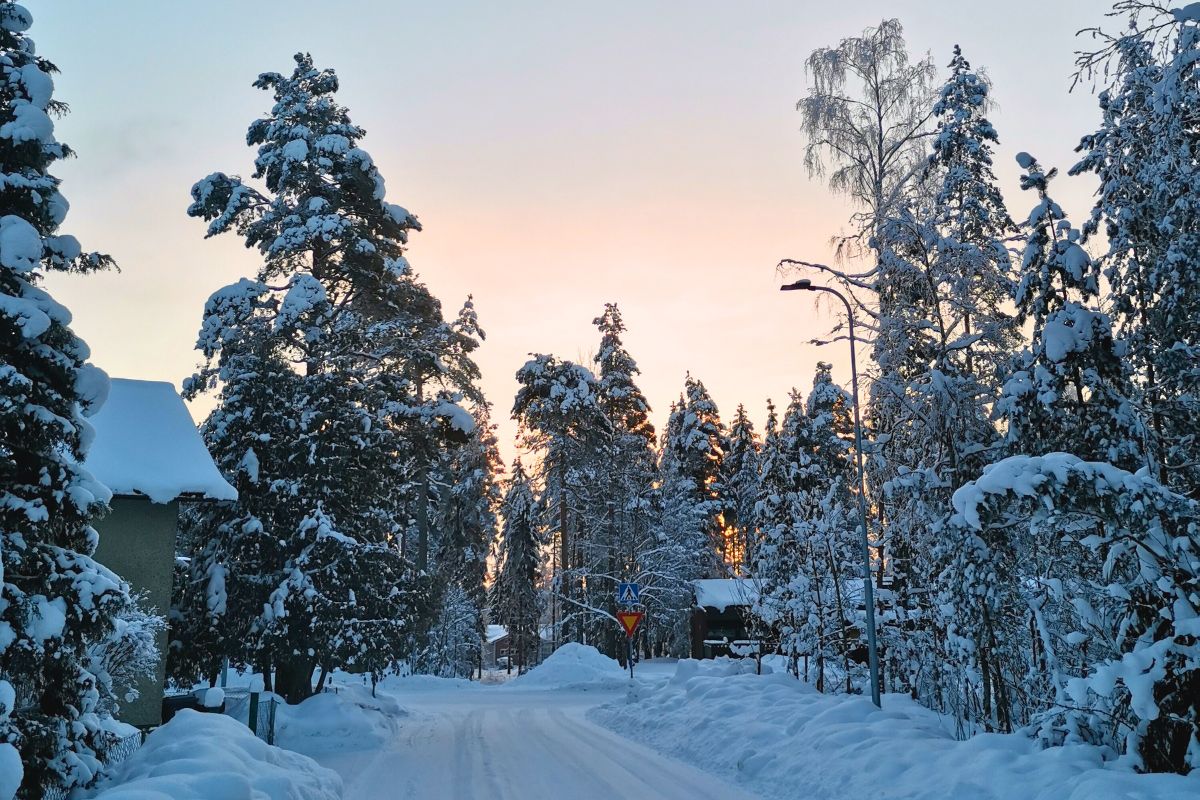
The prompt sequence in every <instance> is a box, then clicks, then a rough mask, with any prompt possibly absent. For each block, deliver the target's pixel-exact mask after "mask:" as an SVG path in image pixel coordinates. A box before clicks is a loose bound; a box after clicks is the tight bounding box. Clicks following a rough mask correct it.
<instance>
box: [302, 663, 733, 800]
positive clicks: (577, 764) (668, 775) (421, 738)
mask: <svg viewBox="0 0 1200 800" xmlns="http://www.w3.org/2000/svg"><path fill="white" fill-rule="evenodd" d="M617 695H618V693H613V692H595V691H592V692H579V691H574V692H572V691H536V690H535V691H527V690H519V689H516V688H515V687H479V688H478V689H476V690H474V691H462V690H449V691H431V692H422V693H418V694H414V695H412V696H408V697H403V698H402V702H403V704H404V706H405V707H406V708H407V709H408V710H409V711H410V712H411V714H410V716H407V717H405V718H404V719H403V721H402V724H401V728H400V732H399V734H398V735H397V737H396V738H395V740H393V741H392V742H391V743H389V744H388V745H386V746H384V747H382V748H372V749H370V750H367V751H360V752H353V751H351V752H337V753H327V754H323V755H316V756H315V757H316V758H317V760H318V761H320V762H321V763H322V764H324V765H325V766H327V767H330V768H332V769H335V770H336V771H338V772H339V773H340V774H341V775H342V777H343V779H344V780H345V783H346V791H345V797H346V799H347V800H376V799H378V800H385V799H386V800H401V798H405V799H407V798H414V799H416V800H440V799H441V798H445V799H446V800H506V799H507V798H520V800H540V799H541V798H547V799H549V798H554V799H555V800H563V798H565V799H566V800H600V799H601V798H603V800H623V799H624V798H647V800H649V799H650V798H653V799H654V800H674V799H676V798H678V800H708V798H712V799H713V800H716V799H717V798H720V800H749V798H751V797H752V795H748V794H746V793H745V792H744V791H742V790H741V789H738V788H736V787H734V786H731V785H729V784H727V783H724V782H723V781H721V780H720V779H719V778H715V777H713V776H711V775H708V774H707V773H704V772H701V771H700V770H697V769H696V768H694V767H691V766H688V765H686V764H683V763H681V762H678V761H674V760H672V759H669V758H666V757H664V756H661V755H659V754H657V753H655V752H654V751H652V750H650V749H648V748H646V747H645V746H643V745H640V744H638V743H636V742H633V741H631V740H629V739H625V738H623V737H620V736H618V735H616V734H613V733H611V732H609V731H606V730H604V729H602V728H599V727H597V726H596V725H593V724H592V723H590V722H588V721H587V720H586V719H584V717H583V714H584V712H585V711H586V710H587V709H588V708H589V707H591V706H593V705H596V704H597V703H601V702H606V701H608V700H610V699H613V698H615V697H616V696H617Z"/></svg>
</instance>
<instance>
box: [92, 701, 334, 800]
mask: <svg viewBox="0 0 1200 800" xmlns="http://www.w3.org/2000/svg"><path fill="white" fill-rule="evenodd" d="M341 796H342V779H341V778H340V777H338V775H337V773H335V772H333V771H331V770H328V769H325V768H324V767H322V766H319V765H317V763H316V762H315V761H313V760H312V759H311V758H308V757H307V756H302V755H300V754H299V753H292V752H289V751H287V750H283V749H280V748H278V747H272V746H270V745H269V744H267V743H266V742H264V741H261V740H260V739H258V738H256V737H255V736H254V734H252V733H251V732H250V730H249V729H248V728H247V727H246V726H245V725H241V724H239V723H238V722H237V721H236V720H233V719H231V718H229V717H227V716H224V715H223V714H201V713H199V712H196V711H192V710H187V709H185V710H183V711H180V712H179V713H178V714H176V715H175V718H174V719H172V720H171V721H170V722H168V723H167V724H166V725H163V726H162V727H161V728H159V729H158V730H156V731H155V732H154V733H152V734H151V735H150V737H149V738H148V739H147V740H146V743H145V744H144V745H142V747H141V748H140V749H139V750H138V751H137V752H136V753H134V754H133V755H131V756H130V757H129V758H128V759H127V760H125V761H124V762H122V763H121V764H120V765H119V766H118V767H117V768H116V770H115V771H114V773H113V774H112V775H111V776H110V777H109V778H108V779H106V780H105V781H104V782H103V783H102V784H101V786H100V788H99V789H98V790H97V792H96V793H95V794H93V795H91V797H92V798H93V800H215V798H245V800H338V798H341Z"/></svg>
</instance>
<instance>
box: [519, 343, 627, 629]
mask: <svg viewBox="0 0 1200 800" xmlns="http://www.w3.org/2000/svg"><path fill="white" fill-rule="evenodd" d="M517 382H518V383H519V384H520V388H519V389H518V390H517V396H516V398H515V399H514V401H513V411H512V415H513V418H514V419H516V420H517V421H518V423H519V424H520V431H521V443H522V444H523V445H524V447H525V448H526V449H528V450H530V451H533V452H536V453H537V454H538V456H539V458H538V461H537V464H538V466H537V474H536V476H535V477H536V479H537V481H538V484H539V486H540V489H541V493H542V502H541V504H540V508H541V514H542V520H541V521H542V525H543V526H544V529H545V531H546V535H547V536H548V538H549V539H550V542H549V544H550V550H551V555H552V561H553V565H552V569H553V573H554V574H553V575H552V578H551V589H552V595H551V600H552V607H551V615H552V620H551V621H552V624H553V626H554V628H555V631H554V638H555V640H556V641H581V640H582V636H583V635H584V634H585V629H584V628H583V627H582V626H581V625H580V622H582V621H584V620H586V619H587V618H588V617H589V616H590V615H591V614H593V613H595V610H594V609H592V608H591V607H589V606H588V605H587V604H586V603H585V602H583V599H582V597H581V596H580V590H581V580H582V578H583V574H584V570H585V566H584V565H583V561H582V545H583V544H584V542H583V541H581V540H582V537H583V534H584V532H585V530H584V520H582V519H581V515H582V513H583V511H584V509H583V492H584V490H585V488H587V487H590V486H592V485H593V484H594V483H595V481H596V475H597V473H596V469H597V466H598V465H597V463H596V458H595V454H596V453H597V452H598V451H599V449H600V447H601V443H602V442H603V441H607V440H610V438H611V437H610V436H609V435H608V417H607V416H605V414H604V413H603V412H602V411H601V409H600V406H599V400H598V391H599V390H598V387H597V384H596V377H595V376H594V375H593V374H592V373H591V371H590V370H588V369H587V368H586V367H584V366H581V365H579V364H576V363H574V362H571V361H561V360H559V359H558V358H556V357H554V356H551V355H542V354H537V355H534V357H533V358H532V359H530V360H529V361H528V362H526V363H525V365H524V366H522V367H521V369H519V370H518V371H517Z"/></svg>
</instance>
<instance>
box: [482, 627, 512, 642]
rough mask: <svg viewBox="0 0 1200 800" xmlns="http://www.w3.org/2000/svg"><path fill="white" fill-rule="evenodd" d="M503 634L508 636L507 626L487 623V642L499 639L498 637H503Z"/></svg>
mask: <svg viewBox="0 0 1200 800" xmlns="http://www.w3.org/2000/svg"><path fill="white" fill-rule="evenodd" d="M505 636H508V628H506V627H504V626H503V625H488V626H487V640H488V642H495V641H499V640H500V639H503V638H504V637H505Z"/></svg>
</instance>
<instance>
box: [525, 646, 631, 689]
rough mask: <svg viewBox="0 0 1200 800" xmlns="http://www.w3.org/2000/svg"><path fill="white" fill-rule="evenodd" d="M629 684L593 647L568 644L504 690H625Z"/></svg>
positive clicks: (623, 672) (615, 663) (612, 661)
mask: <svg viewBox="0 0 1200 800" xmlns="http://www.w3.org/2000/svg"><path fill="white" fill-rule="evenodd" d="M628 683H629V676H628V675H626V674H625V670H623V669H621V665H620V664H618V663H617V662H616V661H614V660H613V659H611V658H609V657H608V656H606V655H603V654H602V653H601V652H600V651H599V650H597V649H596V648H594V647H591V646H590V645H586V644H577V643H575V642H568V643H567V644H564V645H563V646H562V647H560V648H558V649H557V650H555V651H554V652H553V653H551V654H550V657H549V658H547V659H546V660H545V661H543V662H542V663H541V664H539V665H538V666H536V667H534V668H533V669H531V670H530V671H529V672H527V673H525V674H524V675H521V676H520V677H517V678H514V679H513V680H511V681H509V682H508V683H507V684H505V686H511V687H514V688H519V689H622V688H624V687H625V686H627V685H628Z"/></svg>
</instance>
